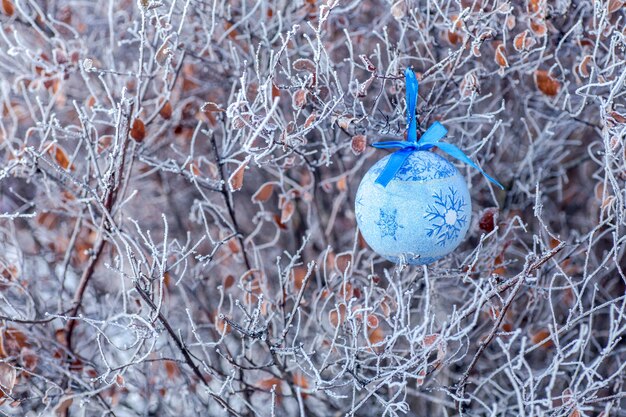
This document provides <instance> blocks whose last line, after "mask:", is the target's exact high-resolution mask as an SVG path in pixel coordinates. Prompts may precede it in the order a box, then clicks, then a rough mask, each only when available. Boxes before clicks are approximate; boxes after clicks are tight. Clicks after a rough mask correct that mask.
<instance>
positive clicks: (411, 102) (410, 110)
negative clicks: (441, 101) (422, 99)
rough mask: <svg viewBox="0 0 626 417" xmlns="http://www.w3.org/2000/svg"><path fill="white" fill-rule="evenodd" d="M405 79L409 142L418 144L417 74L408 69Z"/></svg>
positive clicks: (405, 72)
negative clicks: (416, 112)
mask: <svg viewBox="0 0 626 417" xmlns="http://www.w3.org/2000/svg"><path fill="white" fill-rule="evenodd" d="M404 79H405V82H406V124H407V125H408V126H409V128H408V129H409V131H408V133H407V141H408V142H413V143H415V142H417V116H416V115H415V108H416V107H417V92H418V90H419V84H418V82H417V78H415V73H414V72H413V71H412V70H411V69H410V68H407V69H406V70H405V71H404Z"/></svg>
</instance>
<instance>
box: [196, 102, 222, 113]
mask: <svg viewBox="0 0 626 417" xmlns="http://www.w3.org/2000/svg"><path fill="white" fill-rule="evenodd" d="M200 110H201V111H203V112H205V113H221V112H223V111H224V109H223V108H221V107H220V106H219V105H218V104H216V103H213V102H212V101H207V102H206V103H204V104H203V105H202V107H200Z"/></svg>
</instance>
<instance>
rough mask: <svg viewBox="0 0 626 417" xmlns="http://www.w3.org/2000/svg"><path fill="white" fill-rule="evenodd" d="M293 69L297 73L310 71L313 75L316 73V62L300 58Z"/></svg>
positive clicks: (294, 63)
mask: <svg viewBox="0 0 626 417" xmlns="http://www.w3.org/2000/svg"><path fill="white" fill-rule="evenodd" d="M292 66H293V69H295V70H296V71H308V72H310V73H311V74H314V73H315V62H313V61H311V60H310V59H306V58H300V59H297V60H295V61H294V62H293V64H292Z"/></svg>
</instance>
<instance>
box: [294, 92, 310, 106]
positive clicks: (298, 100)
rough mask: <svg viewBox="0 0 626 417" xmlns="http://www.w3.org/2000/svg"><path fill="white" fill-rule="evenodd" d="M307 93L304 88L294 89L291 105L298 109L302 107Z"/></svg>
mask: <svg viewBox="0 0 626 417" xmlns="http://www.w3.org/2000/svg"><path fill="white" fill-rule="evenodd" d="M307 94H308V92H307V91H306V90H305V89H304V88H301V89H300V90H298V91H296V92H295V93H294V95H293V106H294V107H295V108H298V109H301V108H302V107H304V105H305V104H306V97H307Z"/></svg>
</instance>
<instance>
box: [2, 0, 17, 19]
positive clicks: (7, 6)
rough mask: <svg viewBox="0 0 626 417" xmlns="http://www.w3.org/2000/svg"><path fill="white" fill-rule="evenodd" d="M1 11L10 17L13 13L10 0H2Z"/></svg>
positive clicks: (13, 9)
mask: <svg viewBox="0 0 626 417" xmlns="http://www.w3.org/2000/svg"><path fill="white" fill-rule="evenodd" d="M2 11H3V12H4V14H5V15H7V16H9V17H11V16H13V14H14V13H15V6H14V5H13V1H12V0H2Z"/></svg>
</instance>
